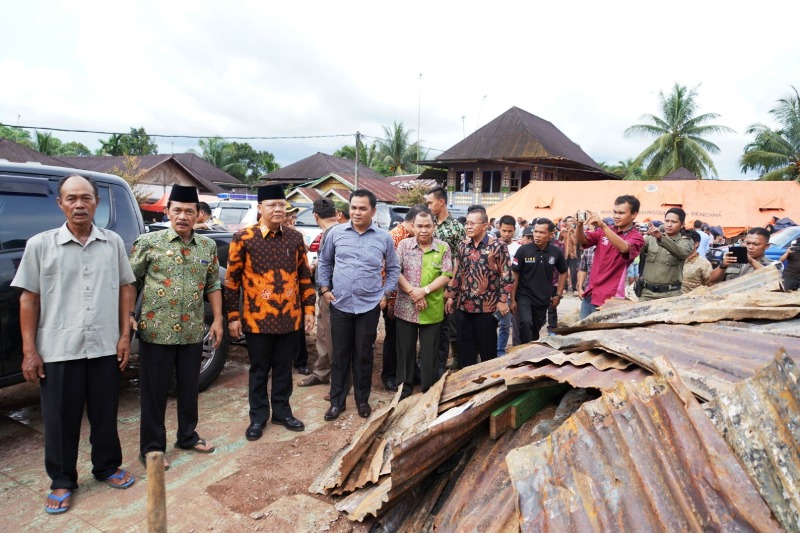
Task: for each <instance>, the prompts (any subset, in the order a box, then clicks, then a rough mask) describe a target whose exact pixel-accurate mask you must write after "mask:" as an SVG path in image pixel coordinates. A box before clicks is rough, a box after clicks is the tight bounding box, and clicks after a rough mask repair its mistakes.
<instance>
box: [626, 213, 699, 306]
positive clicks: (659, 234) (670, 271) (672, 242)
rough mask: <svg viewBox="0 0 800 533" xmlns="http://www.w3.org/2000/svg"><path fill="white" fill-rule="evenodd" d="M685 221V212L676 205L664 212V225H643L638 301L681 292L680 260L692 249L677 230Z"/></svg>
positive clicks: (689, 242)
mask: <svg viewBox="0 0 800 533" xmlns="http://www.w3.org/2000/svg"><path fill="white" fill-rule="evenodd" d="M685 221H686V212H685V211H684V210H683V209H681V208H680V207H673V208H671V209H669V210H668V211H667V212H666V214H665V215H664V224H662V225H661V226H660V227H659V226H655V225H654V224H648V225H647V230H646V232H645V236H644V251H645V254H646V255H645V265H644V271H643V272H642V281H641V283H642V285H643V288H642V293H641V295H640V296H639V300H640V301H647V300H656V299H658V298H669V297H670V296H679V295H680V294H681V283H682V282H683V263H684V261H686V258H687V257H689V255H690V254H691V253H692V251H693V250H694V246H693V244H692V240H691V239H690V238H688V237H687V236H685V235H683V233H682V232H681V229H682V228H683V223H684V222H685Z"/></svg>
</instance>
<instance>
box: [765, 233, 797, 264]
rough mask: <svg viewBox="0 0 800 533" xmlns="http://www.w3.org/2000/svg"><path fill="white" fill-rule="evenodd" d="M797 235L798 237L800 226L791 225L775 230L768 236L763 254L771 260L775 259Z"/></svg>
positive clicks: (787, 247)
mask: <svg viewBox="0 0 800 533" xmlns="http://www.w3.org/2000/svg"><path fill="white" fill-rule="evenodd" d="M798 237H800V226H791V227H788V228H783V229H782V230H778V231H776V232H775V233H773V234H772V236H771V237H770V238H769V248H767V251H766V252H764V255H766V256H767V257H768V258H770V260H772V261H777V260H778V259H780V258H781V256H782V255H783V254H784V253H785V252H786V250H788V249H789V245H790V244H791V243H792V241H793V240H795V239H797V238H798Z"/></svg>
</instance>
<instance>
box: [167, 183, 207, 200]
mask: <svg viewBox="0 0 800 533" xmlns="http://www.w3.org/2000/svg"><path fill="white" fill-rule="evenodd" d="M169 201H170V202H181V203H186V204H196V203H197V202H199V201H200V199H199V198H198V197H197V187H187V186H186V185H173V186H172V190H171V191H170V193H169Z"/></svg>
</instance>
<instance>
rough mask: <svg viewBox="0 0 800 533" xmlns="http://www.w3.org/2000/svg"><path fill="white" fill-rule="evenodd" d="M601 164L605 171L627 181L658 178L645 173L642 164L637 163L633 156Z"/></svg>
mask: <svg viewBox="0 0 800 533" xmlns="http://www.w3.org/2000/svg"><path fill="white" fill-rule="evenodd" d="M602 165H603V168H604V169H605V170H606V171H608V172H611V173H612V174H616V175H617V176H619V177H620V178H622V179H624V180H628V181H642V180H652V179H660V178H658V177H651V176H648V175H646V174H645V172H644V168H642V165H641V164H639V163H637V162H636V161H635V160H634V159H633V158H630V157H629V158H628V159H626V160H625V161H620V162H619V163H617V164H616V165H607V164H605V163H603V164H602Z"/></svg>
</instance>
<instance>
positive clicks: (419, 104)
mask: <svg viewBox="0 0 800 533" xmlns="http://www.w3.org/2000/svg"><path fill="white" fill-rule="evenodd" d="M421 110H422V72H420V73H419V85H418V86H417V161H419V122H420V116H421V115H422V111H421ZM417 170H419V165H417Z"/></svg>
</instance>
